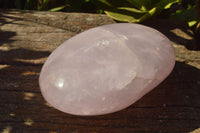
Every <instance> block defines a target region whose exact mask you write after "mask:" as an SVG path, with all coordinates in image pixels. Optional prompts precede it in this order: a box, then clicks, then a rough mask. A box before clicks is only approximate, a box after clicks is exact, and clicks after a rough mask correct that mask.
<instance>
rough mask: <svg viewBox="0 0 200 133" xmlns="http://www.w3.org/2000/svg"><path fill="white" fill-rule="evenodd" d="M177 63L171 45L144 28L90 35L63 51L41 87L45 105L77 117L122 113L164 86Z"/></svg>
mask: <svg viewBox="0 0 200 133" xmlns="http://www.w3.org/2000/svg"><path fill="white" fill-rule="evenodd" d="M174 64H175V55H174V49H173V46H172V44H171V42H170V41H169V40H168V39H167V37H165V36H164V35H163V34H161V33H160V32H158V31H156V30H154V29H152V28H149V27H146V26H143V25H139V24H128V23H121V24H111V25H104V26H100V27H97V28H93V29H90V30H87V31H85V32H83V33H80V34H78V35H76V36H74V37H72V38H71V39H69V40H67V41H66V42H64V43H63V44H62V45H61V46H59V47H58V48H57V49H56V50H55V51H54V52H53V53H52V54H51V55H50V56H49V58H48V59H47V61H46V62H45V64H44V66H43V68H42V71H41V74H40V78H39V82H40V87H41V92H42V94H43V96H44V98H45V99H46V101H47V102H48V103H49V104H51V105H52V106H53V107H55V108H56V109H58V110H61V111H63V112H66V113H70V114H74V115H102V114H107V113H112V112H116V111H119V110H122V109H124V108H126V107H128V106H130V105H131V104H133V103H134V102H136V101H137V100H138V99H140V98H141V97H142V96H144V95H145V94H146V93H148V92H149V91H150V90H152V89H153V88H154V87H156V86H157V85H158V84H159V83H161V82H162V81H163V80H164V79H165V78H166V77H167V76H168V75H169V73H170V72H171V71H172V69H173V67H174Z"/></svg>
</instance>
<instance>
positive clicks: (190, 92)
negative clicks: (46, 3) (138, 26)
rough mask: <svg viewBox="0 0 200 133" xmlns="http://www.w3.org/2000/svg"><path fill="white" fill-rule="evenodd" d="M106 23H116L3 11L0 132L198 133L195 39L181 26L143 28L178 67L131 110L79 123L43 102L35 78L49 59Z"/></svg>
mask: <svg viewBox="0 0 200 133" xmlns="http://www.w3.org/2000/svg"><path fill="white" fill-rule="evenodd" d="M109 23H114V21H112V20H111V19H109V18H108V17H106V16H104V15H95V14H80V13H70V14H68V13H51V12H30V11H15V10H1V11H0V132H3V133H9V132H12V133H40V132H42V133H133V132H134V133H138V132H150V133H151V132H152V133H153V132H156V133H158V132H160V133H165V132H167V133H168V132H169V133H187V132H192V131H194V130H196V132H198V131H199V129H198V128H200V96H199V95H200V51H195V50H189V49H188V46H189V47H191V46H192V44H193V38H192V36H193V35H192V34H191V32H190V31H188V30H187V28H186V26H184V25H182V24H177V25H176V24H174V23H169V22H166V21H158V22H148V23H147V25H150V26H152V27H155V28H157V29H158V30H160V31H161V32H163V33H164V34H165V35H166V36H168V37H169V38H170V39H171V40H172V41H173V44H174V46H175V50H176V54H177V58H176V59H177V62H176V66H175V68H174V70H173V72H172V74H171V75H170V76H169V77H168V78H167V79H166V80H165V81H164V82H163V83H162V84H160V85H159V86H158V87H156V88H155V89H154V90H153V91H152V92H150V93H149V94H147V95H146V96H144V97H143V98H142V99H141V100H139V101H138V102H137V103H135V104H134V105H132V106H130V107H129V108H127V109H124V110H122V111H119V112H116V113H113V114H108V115H103V116H93V117H79V116H72V115H69V114H65V113H62V112H60V111H58V110H56V109H54V108H52V107H50V106H49V105H48V104H47V103H46V102H45V100H44V99H43V97H42V96H41V93H40V90H39V85H38V76H39V73H40V69H41V67H42V64H43V63H44V61H45V59H46V58H47V56H48V55H49V54H50V53H51V52H52V50H54V49H55V48H56V47H58V46H59V45H60V44H61V43H62V42H64V41H65V40H67V39H69V38H70V37H71V36H73V35H75V34H77V33H79V32H81V31H84V30H86V29H89V28H92V27H95V26H99V25H103V24H109ZM190 45H191V46H190ZM186 47H187V48H186Z"/></svg>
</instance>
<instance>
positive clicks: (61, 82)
mask: <svg viewBox="0 0 200 133" xmlns="http://www.w3.org/2000/svg"><path fill="white" fill-rule="evenodd" d="M55 85H56V87H57V88H58V89H62V88H63V86H64V79H62V78H59V79H57V80H56V82H55Z"/></svg>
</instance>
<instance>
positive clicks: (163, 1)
mask: <svg viewBox="0 0 200 133" xmlns="http://www.w3.org/2000/svg"><path fill="white" fill-rule="evenodd" d="M178 2H180V0H160V1H159V2H158V3H157V4H156V5H155V6H156V7H160V8H163V9H169V8H170V7H171V6H172V5H173V4H175V3H178Z"/></svg>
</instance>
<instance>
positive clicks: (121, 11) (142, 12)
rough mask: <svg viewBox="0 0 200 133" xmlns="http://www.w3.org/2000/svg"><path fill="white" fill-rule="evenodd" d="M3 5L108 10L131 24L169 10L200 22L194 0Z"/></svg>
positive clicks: (50, 0)
mask: <svg viewBox="0 0 200 133" xmlns="http://www.w3.org/2000/svg"><path fill="white" fill-rule="evenodd" d="M199 6H200V5H199ZM0 8H17V9H24V10H40V11H42V10H43V11H44V10H45V11H64V12H89V13H105V14H107V15H108V16H110V17H111V18H113V19H115V20H117V21H122V22H129V23H133V22H134V23H135V22H136V23H140V22H143V21H145V20H147V19H149V18H153V17H155V16H162V15H163V13H166V12H167V13H168V15H167V17H168V18H169V19H173V20H176V21H185V22H188V24H189V26H191V27H192V26H195V25H197V23H198V22H199V20H198V17H197V15H196V5H195V0H0ZM164 17H166V16H164Z"/></svg>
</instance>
